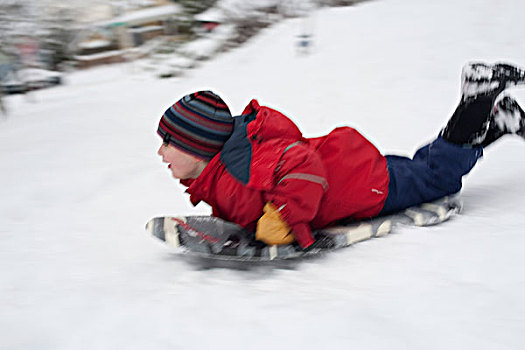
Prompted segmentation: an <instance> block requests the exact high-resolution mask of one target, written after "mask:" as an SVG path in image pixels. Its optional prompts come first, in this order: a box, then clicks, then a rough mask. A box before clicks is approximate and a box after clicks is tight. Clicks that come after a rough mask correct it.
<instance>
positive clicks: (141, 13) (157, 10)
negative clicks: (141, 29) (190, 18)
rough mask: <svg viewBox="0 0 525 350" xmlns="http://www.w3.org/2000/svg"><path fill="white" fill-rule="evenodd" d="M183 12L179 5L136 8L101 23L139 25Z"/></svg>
mask: <svg viewBox="0 0 525 350" xmlns="http://www.w3.org/2000/svg"><path fill="white" fill-rule="evenodd" d="M180 12H181V9H180V7H179V6H178V5H176V4H172V5H164V6H155V7H150V8H145V9H141V10H135V11H132V12H129V13H126V14H123V15H122V16H119V17H116V18H113V19H112V20H111V21H107V22H106V23H101V24H114V23H125V24H126V25H130V26H131V25H137V24H141V23H144V22H147V21H158V20H163V19H166V18H167V17H169V16H173V15H176V14H178V13H180Z"/></svg>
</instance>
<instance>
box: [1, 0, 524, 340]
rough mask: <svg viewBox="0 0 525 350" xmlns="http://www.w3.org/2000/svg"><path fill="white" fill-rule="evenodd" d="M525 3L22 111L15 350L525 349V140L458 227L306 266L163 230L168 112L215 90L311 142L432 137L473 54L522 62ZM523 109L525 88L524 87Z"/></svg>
mask: <svg viewBox="0 0 525 350" xmlns="http://www.w3.org/2000/svg"><path fill="white" fill-rule="evenodd" d="M524 11H525V2H523V1H520V0H501V1H497V2H496V1H493V0H463V1H457V0H427V1H419V0H377V1H372V2H367V3H363V4H361V5H359V6H355V7H349V8H338V9H324V10H320V11H318V12H316V13H315V14H314V17H313V23H314V28H315V30H314V35H315V45H314V47H313V52H312V54H311V55H299V54H297V52H296V50H295V47H294V43H295V40H296V35H297V34H299V32H300V28H301V23H302V22H301V21H299V20H289V21H287V22H283V23H281V24H279V25H276V26H274V27H272V28H269V29H268V30H266V31H265V32H263V33H262V34H261V35H259V36H258V37H256V38H254V39H253V40H252V41H251V42H250V43H249V44H247V45H246V46H245V47H242V48H239V49H236V50H234V51H231V52H229V53H227V54H224V55H222V56H220V57H218V58H217V59H215V60H214V61H210V62H207V63H206V64H205V65H203V66H202V67H201V68H199V69H197V70H193V71H190V72H189V73H188V75H187V76H185V77H184V78H179V79H173V80H155V79H153V78H152V77H149V76H147V75H146V74H144V73H142V72H140V70H138V69H137V67H134V66H133V65H120V66H113V67H102V68H97V69H92V70H89V71H83V72H78V73H75V74H71V75H70V76H68V78H67V84H66V85H64V86H61V87H57V88H51V89H48V90H41V91H38V92H36V93H35V94H34V95H33V96H31V97H30V98H26V97H24V96H10V97H8V98H7V99H6V102H7V104H8V107H9V108H10V110H11V114H10V115H9V117H8V119H6V120H0V164H1V166H2V171H1V172H0V184H1V186H0V198H1V200H0V223H1V225H0V235H1V236H0V237H1V239H0V281H1V282H0V310H1V312H0V348H1V349H115V348H117V347H119V348H121V349H146V348H147V349H241V348H242V349H245V348H247V349H263V348H264V349H268V348H276V349H317V348H321V347H322V348H326V349H352V348H355V349H447V350H449V349H522V348H523V344H525V302H524V300H523V299H524V294H525V274H524V270H525V254H523V250H524V249H525V234H524V232H523V231H522V230H523V226H524V224H525V215H524V214H525V206H524V205H523V198H525V186H523V174H524V173H525V142H523V141H521V140H519V139H518V140H515V139H509V140H504V141H501V142H499V143H498V144H496V145H494V146H493V147H492V148H491V149H488V150H487V151H486V153H485V158H484V160H483V161H482V162H481V163H480V164H479V165H478V166H477V168H476V169H475V170H474V171H473V172H472V173H471V174H470V175H469V176H468V177H467V178H466V180H465V189H464V191H463V199H464V212H463V213H462V215H460V216H457V217H455V218H454V219H453V220H451V221H450V222H448V223H445V224H443V225H440V226H437V227H433V228H426V229H417V228H401V229H398V230H397V231H396V233H395V234H393V235H390V236H387V237H385V238H381V239H374V240H370V241H367V242H363V243H359V244H356V245H354V246H353V247H350V248H347V249H344V250H341V251H338V252H335V253H333V254H330V255H326V256H324V257H321V258H319V259H312V260H308V261H303V262H300V263H290V264H284V265H280V266H279V265H268V266H260V267H254V266H252V267H249V268H246V269H239V268H232V267H224V266H213V265H207V264H205V263H203V262H200V261H192V260H188V259H185V258H181V257H180V256H178V255H175V254H173V252H172V251H170V250H169V249H168V248H167V247H165V246H163V245H161V244H160V243H158V242H156V241H155V240H154V239H153V238H151V237H149V236H147V235H146V233H145V231H144V229H143V227H144V224H145V223H146V221H147V220H148V219H149V218H151V217H153V216H158V215H167V214H176V213H177V214H180V213H182V214H197V213H207V210H208V209H207V208H206V207H205V206H199V207H197V208H192V207H191V206H190V204H189V202H188V198H187V197H186V195H184V194H183V193H182V191H181V188H180V187H179V185H177V184H176V182H175V181H174V180H173V179H171V178H170V176H169V172H168V169H166V168H165V165H164V164H162V163H161V161H160V159H159V157H158V156H157V155H156V150H157V147H158V146H159V145H160V140H159V138H158V137H157V136H156V134H155V129H156V126H157V123H158V120H159V118H160V116H161V114H162V113H163V111H164V110H165V109H166V108H167V107H168V106H169V105H170V104H171V103H173V102H174V101H175V100H176V99H178V98H180V97H181V96H182V95H184V94H186V93H188V92H191V91H193V90H197V89H203V88H211V89H213V90H215V91H216V92H218V93H220V94H221V95H223V96H224V98H225V99H226V100H227V101H228V103H229V104H230V105H231V107H232V110H233V111H235V113H240V112H241V111H242V108H243V107H244V104H246V103H247V102H248V101H249V99H250V98H252V97H257V98H259V100H260V102H261V103H263V104H267V105H270V106H272V107H276V108H278V109H279V110H281V111H282V112H285V113H286V114H288V115H289V116H291V117H292V118H293V119H294V120H295V121H296V122H297V123H298V124H299V125H301V128H302V130H303V131H304V133H305V134H306V135H307V136H314V135H319V134H321V133H325V132H327V131H329V130H330V129H332V128H333V127H335V126H339V125H345V124H350V125H353V126H356V127H358V128H359V129H360V130H361V131H363V132H364V133H365V134H367V135H368V136H370V138H371V139H372V140H373V141H374V142H375V143H376V145H377V146H378V147H379V148H380V149H381V150H382V151H384V152H396V153H404V154H408V153H411V152H413V151H414V150H415V149H416V147H417V146H419V145H421V144H422V143H423V142H426V141H428V140H430V139H431V138H432V137H434V136H435V135H436V133H437V131H438V130H439V128H441V127H442V126H443V125H444V123H445V122H446V120H447V118H448V116H449V115H450V113H451V111H452V110H453V109H454V107H455V104H456V102H457V100H458V97H459V73H460V69H461V66H462V65H463V64H464V63H465V62H466V61H468V60H471V59H483V60H488V61H494V60H497V59H502V60H508V61H511V62H516V63H521V64H523V65H525V41H524V40H523V39H524V38H523V30H522V28H521V27H522V26H521V25H519V23H521V21H522V17H523V15H522V14H523V13H524ZM516 93H517V96H518V97H520V98H521V100H522V102H524V104H525V92H524V91H517V92H516Z"/></svg>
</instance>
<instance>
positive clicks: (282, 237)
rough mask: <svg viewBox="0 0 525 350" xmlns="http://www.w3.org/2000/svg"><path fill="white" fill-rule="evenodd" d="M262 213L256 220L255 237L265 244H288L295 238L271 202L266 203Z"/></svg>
mask: <svg viewBox="0 0 525 350" xmlns="http://www.w3.org/2000/svg"><path fill="white" fill-rule="evenodd" d="M263 212H264V215H263V216H261V218H260V219H259V221H258V222H257V231H255V239H257V240H259V241H263V242H264V243H266V244H288V243H292V242H293V241H294V239H295V237H294V236H293V234H292V233H291V232H290V227H289V226H288V224H287V223H286V222H285V221H284V220H283V219H281V215H280V214H279V211H277V209H276V208H275V206H274V205H273V204H272V203H266V205H265V206H264V208H263Z"/></svg>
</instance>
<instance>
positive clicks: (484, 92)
mask: <svg viewBox="0 0 525 350" xmlns="http://www.w3.org/2000/svg"><path fill="white" fill-rule="evenodd" d="M461 78H462V93H463V94H462V96H461V101H460V103H459V105H458V107H457V108H456V111H455V112H454V114H453V115H452V117H451V118H450V120H449V121H448V123H447V126H446V127H445V129H444V130H443V139H445V140H446V141H448V142H451V143H454V144H458V145H462V146H480V145H482V144H483V142H484V141H485V139H486V138H487V133H488V130H489V125H490V122H491V118H492V110H493V108H494V104H495V102H496V99H497V97H498V95H499V94H500V93H501V92H503V91H504V90H505V89H506V88H509V87H512V86H516V85H525V70H523V69H521V68H518V67H516V66H513V65H510V64H506V63H496V64H493V65H490V64H486V63H481V62H475V63H468V64H466V65H465V66H464V67H463V70H462V73H461ZM496 135H497V133H494V134H491V138H492V137H495V136H496ZM494 140H495V139H494Z"/></svg>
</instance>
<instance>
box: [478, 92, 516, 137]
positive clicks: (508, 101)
mask: <svg viewBox="0 0 525 350" xmlns="http://www.w3.org/2000/svg"><path fill="white" fill-rule="evenodd" d="M507 134H514V135H518V136H521V137H522V138H524V139H525V112H524V111H523V109H522V108H521V107H520V105H519V104H518V102H517V101H516V100H515V99H514V98H512V97H511V96H508V95H507V96H504V97H503V98H502V99H500V100H498V102H496V104H495V105H494V108H493V110H492V114H491V118H490V121H489V125H488V130H487V134H486V136H485V138H484V140H483V142H482V143H481V145H482V146H483V147H487V146H488V145H490V144H491V143H493V142H494V141H496V140H497V139H499V138H500V137H501V136H503V135H507Z"/></svg>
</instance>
